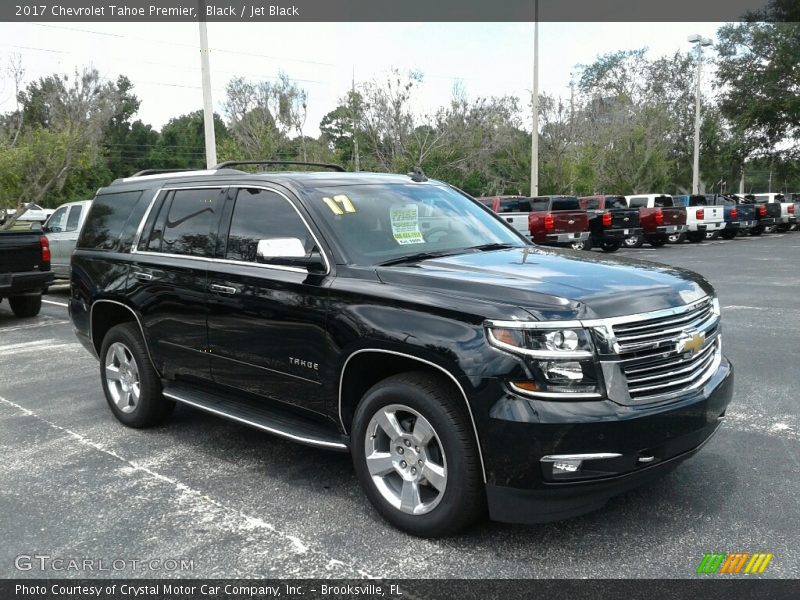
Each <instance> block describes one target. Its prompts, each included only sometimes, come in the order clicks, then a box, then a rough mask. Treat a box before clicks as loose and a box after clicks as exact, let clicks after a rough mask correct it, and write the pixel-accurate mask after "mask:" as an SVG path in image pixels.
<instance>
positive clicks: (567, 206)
mask: <svg viewBox="0 0 800 600" xmlns="http://www.w3.org/2000/svg"><path fill="white" fill-rule="evenodd" d="M580 208H581V204H580V202H578V199H577V198H553V210H580Z"/></svg>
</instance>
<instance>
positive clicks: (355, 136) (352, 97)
mask: <svg viewBox="0 0 800 600" xmlns="http://www.w3.org/2000/svg"><path fill="white" fill-rule="evenodd" d="M350 106H351V107H352V111H351V115H352V117H353V170H354V171H356V172H358V171H360V170H361V167H360V165H359V158H360V157H359V155H358V130H357V129H356V68H355V66H354V67H353V81H352V87H351V90H350Z"/></svg>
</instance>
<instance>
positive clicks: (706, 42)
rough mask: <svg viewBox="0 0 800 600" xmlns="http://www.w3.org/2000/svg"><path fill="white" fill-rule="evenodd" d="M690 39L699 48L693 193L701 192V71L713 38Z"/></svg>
mask: <svg viewBox="0 0 800 600" xmlns="http://www.w3.org/2000/svg"><path fill="white" fill-rule="evenodd" d="M688 39H689V41H690V42H691V43H692V44H694V45H695V48H697V87H696V88H695V92H694V103H695V107H694V165H693V168H692V194H699V193H700V73H701V70H702V66H703V48H704V47H705V46H710V45H711V43H712V42H711V40H710V39H708V38H704V37H702V36H700V35H697V34H694V35H690V36H689V38H688Z"/></svg>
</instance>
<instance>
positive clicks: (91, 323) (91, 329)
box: [89, 299, 161, 377]
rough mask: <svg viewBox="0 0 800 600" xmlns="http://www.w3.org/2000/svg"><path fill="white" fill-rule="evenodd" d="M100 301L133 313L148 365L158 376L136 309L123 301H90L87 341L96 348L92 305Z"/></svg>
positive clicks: (98, 352)
mask: <svg viewBox="0 0 800 600" xmlns="http://www.w3.org/2000/svg"><path fill="white" fill-rule="evenodd" d="M100 302H107V303H109V304H117V305H119V306H122V307H123V308H126V309H128V310H129V311H130V312H131V314H132V315H133V318H134V319H136V324H137V325H139V333H141V334H142V342H143V343H144V347H145V349H146V350H147V358H149V359H150V365H151V366H152V367H153V370H154V371H155V372H156V373H158V375H159V377H160V376H161V373H159V371H158V369H157V368H156V363H155V362H154V361H153V356H152V354H150V346H148V345H147V338H146V337H145V335H144V328H143V327H142V321H141V320H140V319H139V315H137V314H136V311H135V310H133V309H132V308H131V307H130V306H128V305H127V304H124V303H123V302H119V301H117V300H106V299H100V300H95V301H94V302H92V307H91V308H90V309H89V341H90V342H91V343H92V346H94V347H95V348H97V346H96V345H95V343H94V307H95V306H96V305H97V304H99V303H100ZM97 355H98V357H99V358H100V351H99V350H98V351H97ZM100 360H101V361H102V360H103V359H102V358H100Z"/></svg>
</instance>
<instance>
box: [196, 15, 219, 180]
mask: <svg viewBox="0 0 800 600" xmlns="http://www.w3.org/2000/svg"><path fill="white" fill-rule="evenodd" d="M205 8H206V3H205V0H200V70H201V71H202V77H203V126H204V129H205V142H206V168H208V169H210V168H211V167H213V166H214V165H216V164H217V140H216V136H215V135H214V104H213V103H212V101H211V64H210V62H209V58H208V31H207V29H206V16H205V14H206V10H205Z"/></svg>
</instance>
